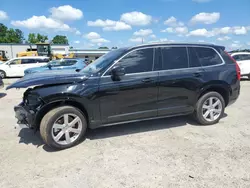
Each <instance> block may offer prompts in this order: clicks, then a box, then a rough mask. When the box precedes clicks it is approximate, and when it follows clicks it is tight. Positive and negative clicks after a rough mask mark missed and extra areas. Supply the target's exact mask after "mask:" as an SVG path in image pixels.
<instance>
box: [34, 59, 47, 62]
mask: <svg viewBox="0 0 250 188" xmlns="http://www.w3.org/2000/svg"><path fill="white" fill-rule="evenodd" d="M36 61H37V62H38V63H48V62H49V59H37V60H36Z"/></svg>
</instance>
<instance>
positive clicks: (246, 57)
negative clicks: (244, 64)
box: [239, 54, 250, 61]
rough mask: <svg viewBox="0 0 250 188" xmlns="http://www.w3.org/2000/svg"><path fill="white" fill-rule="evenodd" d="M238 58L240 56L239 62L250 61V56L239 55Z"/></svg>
mask: <svg viewBox="0 0 250 188" xmlns="http://www.w3.org/2000/svg"><path fill="white" fill-rule="evenodd" d="M239 56H240V60H241V61H245V60H250V55H248V54H243V55H239Z"/></svg>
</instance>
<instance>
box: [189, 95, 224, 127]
mask: <svg viewBox="0 0 250 188" xmlns="http://www.w3.org/2000/svg"><path fill="white" fill-rule="evenodd" d="M224 110H225V101H224V99H223V97H222V96H221V95H220V94H219V93H217V92H208V93H206V94H204V95H203V96H202V97H201V98H200V99H199V100H198V102H197V104H196V109H195V112H194V115H195V118H196V120H197V121H198V122H199V123H200V124H202V125H212V124H215V123H218V122H219V120H220V119H221V118H222V116H223V114H224Z"/></svg>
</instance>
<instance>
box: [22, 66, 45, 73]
mask: <svg viewBox="0 0 250 188" xmlns="http://www.w3.org/2000/svg"><path fill="white" fill-rule="evenodd" d="M47 69H49V68H48V67H47V66H42V67H34V68H29V69H26V70H25V71H30V72H39V71H44V70H47Z"/></svg>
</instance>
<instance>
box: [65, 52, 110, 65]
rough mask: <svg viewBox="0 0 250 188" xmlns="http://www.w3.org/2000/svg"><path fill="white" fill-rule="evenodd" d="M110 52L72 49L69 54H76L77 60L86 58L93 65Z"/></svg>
mask: <svg viewBox="0 0 250 188" xmlns="http://www.w3.org/2000/svg"><path fill="white" fill-rule="evenodd" d="M109 51H110V50H109V49H70V50H69V53H74V57H75V58H84V59H85V61H87V62H88V63H91V62H92V61H94V60H96V59H98V58H99V57H101V56H102V55H104V54H106V53H108V52H109Z"/></svg>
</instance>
